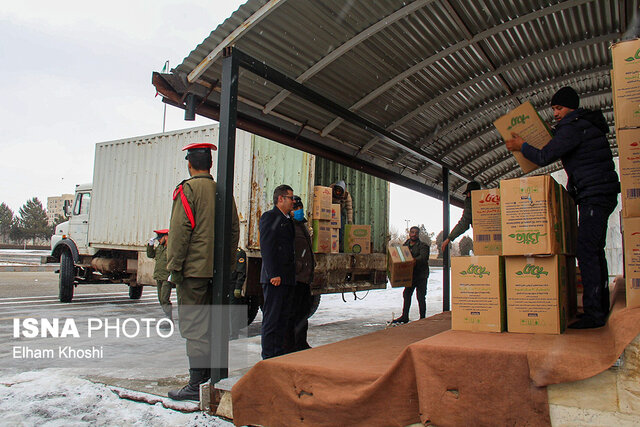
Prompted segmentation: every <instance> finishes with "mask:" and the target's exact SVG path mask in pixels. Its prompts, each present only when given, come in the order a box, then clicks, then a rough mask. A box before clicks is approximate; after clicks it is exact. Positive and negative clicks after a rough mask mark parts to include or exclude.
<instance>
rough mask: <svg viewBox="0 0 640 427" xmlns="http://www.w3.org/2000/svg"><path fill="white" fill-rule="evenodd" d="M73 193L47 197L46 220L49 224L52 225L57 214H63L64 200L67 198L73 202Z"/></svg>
mask: <svg viewBox="0 0 640 427" xmlns="http://www.w3.org/2000/svg"><path fill="white" fill-rule="evenodd" d="M73 198H74V195H73V194H63V195H61V196H53V197H47V220H48V222H49V225H53V222H54V221H55V219H56V217H57V216H58V215H61V216H64V211H63V208H64V202H65V200H68V201H69V203H73Z"/></svg>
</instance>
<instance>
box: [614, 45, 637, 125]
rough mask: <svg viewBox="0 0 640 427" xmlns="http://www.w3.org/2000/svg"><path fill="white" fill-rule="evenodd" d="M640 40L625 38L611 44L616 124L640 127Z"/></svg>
mask: <svg viewBox="0 0 640 427" xmlns="http://www.w3.org/2000/svg"><path fill="white" fill-rule="evenodd" d="M639 49H640V40H639V39H634V40H626V41H622V42H619V43H615V44H614V45H612V46H611V57H612V59H613V79H612V86H613V89H614V91H613V98H614V114H615V122H616V126H617V127H618V128H620V129H624V128H633V127H640V52H638V50H639Z"/></svg>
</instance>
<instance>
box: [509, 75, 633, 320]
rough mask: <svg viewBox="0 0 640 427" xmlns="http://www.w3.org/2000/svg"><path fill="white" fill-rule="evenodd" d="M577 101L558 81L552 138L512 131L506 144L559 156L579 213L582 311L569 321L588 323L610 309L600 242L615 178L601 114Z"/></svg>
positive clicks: (535, 154)
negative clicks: (537, 141) (533, 140)
mask: <svg viewBox="0 0 640 427" xmlns="http://www.w3.org/2000/svg"><path fill="white" fill-rule="evenodd" d="M579 104H580V98H579V96H578V94H577V93H576V91H575V90H574V89H573V88H571V87H563V88H562V89H560V90H559V91H558V92H556V93H555V95H553V98H551V108H552V109H553V116H554V118H555V119H556V120H557V121H558V123H557V125H556V127H555V129H554V132H553V138H552V139H551V141H549V143H548V144H547V145H545V146H544V147H543V148H542V149H541V150H539V149H537V148H535V147H533V146H531V145H529V144H527V143H526V142H525V141H523V140H522V138H521V137H520V136H518V135H517V134H515V133H514V134H512V137H513V139H511V140H508V141H507V149H509V150H510V151H520V152H521V153H522V155H524V157H526V158H527V159H529V160H530V161H532V162H533V163H535V164H537V165H539V166H546V165H548V164H551V163H553V162H555V161H556V160H558V159H560V160H561V161H562V166H563V167H564V169H565V171H566V172H567V176H568V178H569V180H568V182H567V191H569V194H571V196H572V197H573V198H574V199H575V201H576V203H577V204H578V212H579V214H580V216H579V224H578V249H577V253H576V256H577V258H578V265H579V266H580V272H581V275H582V284H583V286H584V294H583V299H582V301H583V306H584V315H583V316H582V318H580V319H579V320H578V321H577V322H574V323H572V324H571V325H569V327H570V328H574V329H588V328H599V327H601V326H604V325H605V323H606V321H607V315H608V314H609V291H608V287H607V285H608V282H609V272H608V270H607V260H606V258H605V254H604V247H605V243H606V238H607V222H608V219H609V215H611V213H612V212H613V210H614V209H615V207H616V205H617V204H618V193H619V192H620V181H619V180H618V174H617V173H616V170H615V166H614V163H613V156H612V154H611V148H610V147H609V141H608V140H607V133H608V132H609V125H608V124H607V121H606V119H605V118H604V116H603V115H602V112H601V111H600V110H598V111H590V110H585V109H582V108H579Z"/></svg>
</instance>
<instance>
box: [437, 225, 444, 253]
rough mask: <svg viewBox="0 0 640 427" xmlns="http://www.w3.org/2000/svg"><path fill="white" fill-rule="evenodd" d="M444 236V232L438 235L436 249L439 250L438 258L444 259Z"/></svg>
mask: <svg viewBox="0 0 640 427" xmlns="http://www.w3.org/2000/svg"><path fill="white" fill-rule="evenodd" d="M443 234H444V232H443V231H440V232H439V233H438V235H437V236H436V247H437V248H438V258H442V255H443V254H442V249H441V247H442V241H443V240H444V239H443V238H442V236H443Z"/></svg>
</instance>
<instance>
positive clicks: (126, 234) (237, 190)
mask: <svg viewBox="0 0 640 427" xmlns="http://www.w3.org/2000/svg"><path fill="white" fill-rule="evenodd" d="M252 140H253V135H251V134H249V133H247V132H244V131H241V130H238V131H237V134H236V158H235V162H234V163H235V165H234V166H235V178H234V197H235V200H236V204H237V206H238V211H239V212H238V214H239V216H240V220H241V234H240V235H241V238H240V239H241V241H240V244H241V245H243V246H244V244H245V241H246V234H247V233H246V226H247V222H248V221H247V218H249V209H250V203H249V202H250V193H251V187H250V185H249V184H248V183H249V182H250V179H251V167H252V166H251V165H252V151H253V150H252V147H253V142H252ZM192 142H213V143H214V144H216V145H218V125H215V126H203V127H198V128H192V129H186V130H181V131H175V132H167V133H164V134H155V135H148V136H143V137H137V138H130V139H123V140H118V141H110V142H104V143H100V144H97V145H96V154H95V164H94V174H93V195H92V205H91V214H90V218H89V245H90V246H92V247H95V248H114V249H134V250H142V249H143V248H144V246H145V245H146V244H147V242H148V240H149V239H150V238H151V237H153V236H154V233H153V230H156V229H159V228H168V227H169V218H170V215H171V205H172V195H173V190H174V189H175V187H176V185H177V184H178V183H180V182H181V181H182V180H184V179H186V178H188V177H189V172H188V170H187V162H186V160H185V159H184V157H185V152H183V151H181V149H182V147H184V146H185V145H187V144H190V143H192ZM213 154H214V155H213V170H212V174H213V176H214V178H215V177H216V172H215V171H216V169H217V152H215V151H214V152H213Z"/></svg>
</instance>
